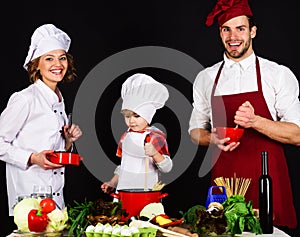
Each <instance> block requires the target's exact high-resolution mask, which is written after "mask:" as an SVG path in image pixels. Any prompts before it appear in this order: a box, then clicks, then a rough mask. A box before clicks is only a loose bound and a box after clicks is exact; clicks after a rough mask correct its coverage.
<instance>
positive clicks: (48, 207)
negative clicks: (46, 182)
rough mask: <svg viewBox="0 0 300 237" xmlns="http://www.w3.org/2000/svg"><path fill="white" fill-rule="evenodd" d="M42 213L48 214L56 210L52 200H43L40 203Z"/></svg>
mask: <svg viewBox="0 0 300 237" xmlns="http://www.w3.org/2000/svg"><path fill="white" fill-rule="evenodd" d="M40 206H41V207H42V212H43V213H47V214H48V213H50V212H52V211H53V210H54V209H55V208H56V203H55V201H54V200H53V199H52V198H44V199H42V200H41V202H40Z"/></svg>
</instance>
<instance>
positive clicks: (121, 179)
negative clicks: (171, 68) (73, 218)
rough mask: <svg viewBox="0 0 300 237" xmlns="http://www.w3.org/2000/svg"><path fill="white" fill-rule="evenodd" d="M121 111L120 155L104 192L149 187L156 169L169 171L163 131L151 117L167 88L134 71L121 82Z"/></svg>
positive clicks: (164, 99) (103, 186)
mask: <svg viewBox="0 0 300 237" xmlns="http://www.w3.org/2000/svg"><path fill="white" fill-rule="evenodd" d="M121 96H122V99H123V103H122V110H121V113H122V114H123V116H124V119H125V123H126V125H127V126H128V129H127V131H125V132H124V133H123V134H122V136H121V139H120V141H119V144H118V149H117V154H116V155H117V156H118V157H121V158H122V159H121V165H119V166H118V167H117V168H116V170H115V172H114V176H113V177H112V179H111V180H110V181H108V182H104V183H103V184H102V185H101V189H102V191H103V192H105V193H110V192H112V191H113V190H114V189H115V188H116V190H124V189H145V188H146V189H149V190H151V189H152V188H153V186H154V185H155V184H156V183H157V182H158V181H159V172H163V173H167V172H170V171H171V169H172V166H173V162H172V160H171V158H170V154H169V150H168V144H167V141H166V136H165V134H164V133H163V132H162V131H161V130H159V129H158V128H156V127H154V126H150V123H151V120H152V118H153V116H154V114H155V112H156V110H157V109H159V108H162V107H163V106H164V104H165V102H166V100H167V99H168V97H169V93H168V90H167V88H166V87H165V86H164V85H162V84H161V83H159V82H157V81H155V80H154V79H153V78H152V77H150V76H148V75H145V74H141V73H137V74H134V75H132V76H131V77H129V78H128V79H127V80H126V81H125V82H124V83H123V85H122V90H121Z"/></svg>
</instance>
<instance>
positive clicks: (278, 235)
mask: <svg viewBox="0 0 300 237" xmlns="http://www.w3.org/2000/svg"><path fill="white" fill-rule="evenodd" d="M22 236H24V235H20V234H16V233H11V234H10V235H8V236H7V237H22ZM26 236H27V237H28V235H26ZM63 236H64V237H67V236H68V232H65V233H64V234H63ZM271 236H272V237H290V235H288V234H286V233H285V232H283V231H282V230H279V229H278V228H276V227H274V232H273V234H263V235H255V234H254V233H249V232H243V234H241V235H236V237H271ZM82 237H85V235H83V236H82Z"/></svg>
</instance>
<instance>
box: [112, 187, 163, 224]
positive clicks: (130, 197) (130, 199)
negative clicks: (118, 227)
mask: <svg viewBox="0 0 300 237" xmlns="http://www.w3.org/2000/svg"><path fill="white" fill-rule="evenodd" d="M168 195H169V194H168V193H161V192H160V191H151V190H150V191H145V190H143V189H124V190H118V192H117V193H111V194H110V196H112V197H114V198H117V199H119V201H121V202H122V209H125V210H126V212H127V213H128V216H126V217H124V218H123V220H124V221H126V220H128V219H129V218H130V217H133V216H139V215H140V212H141V210H142V209H143V208H144V207H145V206H146V205H148V204H150V203H158V202H161V199H162V198H164V197H166V196H168Z"/></svg>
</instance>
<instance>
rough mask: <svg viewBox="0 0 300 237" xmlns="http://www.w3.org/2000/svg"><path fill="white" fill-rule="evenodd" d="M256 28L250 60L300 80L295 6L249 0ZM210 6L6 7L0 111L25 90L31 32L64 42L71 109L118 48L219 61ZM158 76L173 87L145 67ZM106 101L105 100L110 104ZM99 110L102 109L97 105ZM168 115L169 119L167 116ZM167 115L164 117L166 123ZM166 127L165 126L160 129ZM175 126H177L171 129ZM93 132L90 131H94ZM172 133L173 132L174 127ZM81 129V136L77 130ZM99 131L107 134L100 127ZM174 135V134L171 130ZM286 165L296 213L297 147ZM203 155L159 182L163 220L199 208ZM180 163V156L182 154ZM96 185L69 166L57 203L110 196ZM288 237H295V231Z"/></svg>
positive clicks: (2, 186)
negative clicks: (57, 31)
mask: <svg viewBox="0 0 300 237" xmlns="http://www.w3.org/2000/svg"><path fill="white" fill-rule="evenodd" d="M249 3H250V6H251V8H252V11H253V13H254V16H255V19H256V22H257V26H258V31H257V37H256V38H255V39H254V50H255V52H256V54H257V55H259V56H262V57H265V58H267V59H270V60H274V61H277V62H278V63H280V64H284V65H286V66H288V67H289V68H290V69H291V70H292V71H293V72H294V73H295V75H296V77H297V78H298V79H299V78H300V67H299V60H297V59H296V58H299V56H298V54H297V52H298V53H299V37H297V36H296V33H297V32H298V28H299V27H298V23H297V22H299V17H296V14H298V10H297V9H298V8H297V7H296V1H291V0H286V1H284V2H275V1H266V0H263V1H261V0H250V1H249ZM214 4H215V1H212V0H211V1H199V0H198V1H191V0H190V1H178V0H174V1H169V0H168V1H151V2H150V1H142V0H141V1H126V2H125V1H97V4H96V1H95V2H92V1H80V2H78V3H76V2H75V1H74V2H68V1H40V2H30V3H26V4H25V3H14V2H13V1H11V2H6V8H2V10H3V13H4V14H2V15H1V23H2V24H1V27H2V29H1V31H2V32H1V38H2V39H1V42H2V49H1V55H2V57H1V66H2V86H1V88H0V90H1V99H0V111H2V110H3V109H4V108H5V106H6V103H7V101H8V98H9V96H10V95H11V94H12V93H13V92H15V91H18V90H20V89H23V88H25V87H26V86H27V85H28V84H29V82H28V79H27V74H26V71H25V70H24V69H23V67H22V65H23V62H24V60H25V57H26V55H27V51H28V47H29V45H30V37H31V35H32V33H33V31H34V30H35V28H36V27H38V26H40V25H42V24H45V23H53V24H54V25H56V26H57V27H59V28H61V29H63V30H65V31H66V32H67V33H68V34H69V35H70V37H71V39H72V43H71V48H70V51H69V52H70V53H71V54H72V55H73V56H74V58H75V60H76V64H77V74H78V76H79V78H78V80H77V81H75V82H73V83H72V84H70V85H68V86H63V87H62V90H63V93H64V97H65V100H66V107H67V111H68V112H71V111H72V106H73V101H74V98H75V96H76V92H77V89H78V88H79V86H80V83H81V82H82V80H83V79H84V78H85V76H86V75H87V74H88V73H89V72H90V70H91V69H93V68H94V67H95V66H96V65H97V64H98V63H99V62H101V61H102V60H104V59H105V58H107V57H109V56H111V55H113V54H114V53H117V52H119V51H121V50H125V49H129V48H132V47H137V46H150V45H151V46H164V47H169V48H173V49H176V50H179V51H181V52H184V53H186V54H188V55H190V56H191V57H193V58H195V59H196V60H197V61H198V62H199V63H201V64H202V65H203V66H204V67H206V66H210V65H212V64H214V63H216V62H218V61H219V60H221V59H222V47H221V44H220V40H219V36H218V31H217V27H216V26H215V25H214V26H212V27H210V28H209V27H206V26H205V18H206V16H207V14H208V13H209V12H210V11H211V9H212V8H213V6H214ZM145 72H150V73H153V74H157V75H159V77H172V78H174V84H176V83H177V81H178V85H179V84H180V83H179V81H180V80H176V79H179V78H178V76H177V75H174V73H172V72H167V71H163V70H158V69H145ZM115 86H116V90H115V93H113V94H111V98H116V97H118V96H119V93H120V83H119V84H116V85H115ZM185 88H186V90H185V91H184V92H183V93H186V94H185V95H186V97H187V98H189V100H190V101H191V98H192V94H191V92H192V85H185ZM111 98H107V103H110V101H111ZM104 110H105V108H104ZM172 116H173V118H172ZM172 116H171V118H170V117H164V113H158V115H157V116H156V118H157V119H159V120H160V121H161V122H162V123H163V124H164V125H165V127H166V128H167V130H168V132H170V133H171V131H170V130H171V129H172V127H171V126H169V125H170V121H174V122H173V123H175V124H177V123H176V121H177V120H176V116H175V117H174V115H172ZM169 118H170V119H169ZM168 124H169V125H168ZM177 125H178V124H177ZM97 127H98V126H97ZM175 128H178V126H177V127H175ZM83 132H84V131H83ZM101 132H103V133H105V134H108V135H109V134H110V131H107V130H105V129H103V131H101ZM175 133H176V132H175ZM110 139H111V138H109V136H108V139H107V140H104V141H101V145H102V146H103V147H104V149H105V150H107V151H110V152H108V153H110V154H112V157H111V159H112V160H113V159H115V157H114V155H113V154H114V153H115V149H116V144H115V143H114V142H111V140H110ZM179 139H180V138H178V137H176V136H170V137H169V138H168V143H169V147H170V152H171V154H172V153H173V154H174V153H175V152H176V149H177V147H178V144H179V143H180V140H179ZM285 148H286V153H287V162H288V165H289V169H290V177H291V180H292V185H293V192H294V203H295V207H296V209H297V215H298V217H299V216H300V205H299V201H300V197H299V192H297V188H298V187H299V185H300V184H299V182H300V181H299V178H298V175H297V172H299V171H298V170H299V169H298V163H299V161H298V159H299V157H297V156H298V154H299V148H298V147H293V146H286V147H285ZM204 154H205V148H199V150H198V153H197V154H196V156H195V158H196V159H194V160H193V162H192V164H191V165H190V166H189V168H188V170H187V171H186V172H185V173H183V174H182V175H181V176H180V177H179V178H178V179H177V180H175V182H173V183H171V184H169V185H167V186H166V187H165V191H166V192H168V193H169V196H168V197H166V198H165V200H164V205H165V209H166V210H165V211H166V213H167V214H168V215H170V216H178V213H179V211H186V210H187V208H189V207H191V206H193V205H195V204H204V203H205V200H206V195H207V187H208V185H209V175H207V176H206V177H204V178H199V177H198V171H199V167H200V165H201V162H202V158H203V157H204ZM183 159H184V157H183ZM101 183H102V182H101V181H99V180H97V179H96V178H95V177H94V176H93V175H92V174H91V173H90V172H89V171H88V170H87V169H86V168H85V166H84V165H81V166H80V167H71V168H68V169H67V171H66V188H65V199H66V202H67V203H72V202H73V200H77V201H79V202H81V201H83V200H84V199H85V198H87V199H88V200H95V199H97V198H102V199H105V200H110V197H108V196H107V195H104V194H103V193H102V192H101V191H100V185H101ZM0 195H1V197H0V200H1V202H0V236H5V235H7V234H8V233H9V231H11V230H10V229H9V228H10V227H9V226H8V225H7V224H6V223H7V215H8V214H7V213H8V211H7V195H6V181H5V164H4V163H3V162H0ZM296 236H300V231H299V229H297V234H296Z"/></svg>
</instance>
